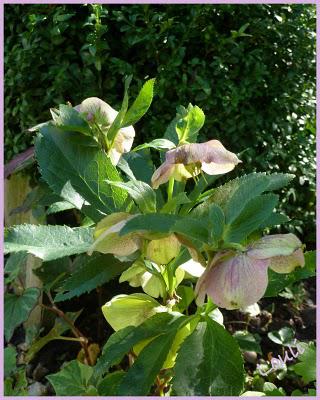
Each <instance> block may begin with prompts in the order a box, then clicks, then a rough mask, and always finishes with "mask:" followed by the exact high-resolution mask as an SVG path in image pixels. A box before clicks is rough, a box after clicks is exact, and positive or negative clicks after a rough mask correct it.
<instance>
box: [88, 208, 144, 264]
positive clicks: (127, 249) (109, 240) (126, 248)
mask: <svg viewBox="0 0 320 400" xmlns="http://www.w3.org/2000/svg"><path fill="white" fill-rule="evenodd" d="M134 217H135V216H134V215H130V214H128V213H114V214H111V215H108V216H107V217H105V218H103V219H102V220H101V221H100V222H99V223H98V224H97V226H96V229H95V232H94V237H95V238H96V240H95V241H94V243H93V244H92V246H91V247H90V249H89V251H88V254H89V255H91V254H92V253H93V252H94V251H99V252H100V253H103V254H109V253H110V254H114V255H116V256H128V255H130V254H132V253H134V252H135V251H136V250H138V249H139V248H140V246H141V239H140V237H139V236H138V235H137V234H136V233H130V234H128V235H124V236H121V237H120V236H119V234H118V233H119V232H120V230H121V229H122V228H123V227H124V225H125V224H126V222H127V221H129V220H130V219H132V218H134Z"/></svg>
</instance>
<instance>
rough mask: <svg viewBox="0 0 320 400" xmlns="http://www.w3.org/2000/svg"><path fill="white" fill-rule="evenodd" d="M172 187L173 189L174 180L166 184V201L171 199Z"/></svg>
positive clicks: (171, 179)
mask: <svg viewBox="0 0 320 400" xmlns="http://www.w3.org/2000/svg"><path fill="white" fill-rule="evenodd" d="M173 187H174V178H170V179H169V184H168V201H170V200H171V199H172V193H173Z"/></svg>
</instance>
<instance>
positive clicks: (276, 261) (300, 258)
mask: <svg viewBox="0 0 320 400" xmlns="http://www.w3.org/2000/svg"><path fill="white" fill-rule="evenodd" d="M304 264H305V260H304V254H303V251H302V249H298V250H296V251H295V252H294V253H292V254H290V255H289V256H278V257H272V258H271V259H270V264H269V267H270V268H271V269H272V270H273V271H275V272H278V274H288V273H290V272H292V271H293V270H294V269H295V268H296V267H304Z"/></svg>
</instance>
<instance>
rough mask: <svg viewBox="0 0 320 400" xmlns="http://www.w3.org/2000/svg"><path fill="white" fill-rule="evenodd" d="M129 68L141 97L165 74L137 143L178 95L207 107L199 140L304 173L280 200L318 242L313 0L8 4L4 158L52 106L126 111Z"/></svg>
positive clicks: (262, 167)
mask: <svg viewBox="0 0 320 400" xmlns="http://www.w3.org/2000/svg"><path fill="white" fill-rule="evenodd" d="M126 74H133V76H134V82H133V85H132V88H131V93H132V94H136V92H137V88H138V86H141V84H142V81H143V80H145V79H146V78H147V77H156V78H157V96H156V98H155V100H154V102H153V105H152V106H151V108H150V111H149V112H148V115H147V116H146V117H145V118H144V119H143V120H142V121H141V122H139V123H138V124H137V129H136V131H137V143H141V142H144V141H149V140H151V139H153V138H155V137H161V136H162V135H163V133H164V132H165V129H166V126H167V124H168V123H169V122H170V120H171V119H172V118H173V117H174V114H175V107H176V106H178V105H179V104H183V105H187V104H188V103H189V102H192V103H193V104H197V105H198V106H200V107H202V108H203V110H204V112H205V114H206V123H205V126H204V128H203V130H202V137H201V140H206V139H211V138H217V139H220V140H221V141H222V142H223V143H224V144H225V145H226V147H228V148H229V149H230V150H232V151H234V152H238V153H240V157H241V159H242V160H243V161H244V164H243V167H242V169H243V170H244V171H252V170H257V171H273V172H275V171H282V172H292V173H294V174H295V175H296V177H297V178H296V179H295V181H294V184H293V186H292V188H291V189H290V190H289V191H288V192H286V193H283V205H282V207H283V210H284V211H285V212H286V213H287V214H288V215H289V216H294V217H295V218H296V220H294V221H292V222H291V223H290V225H289V229H291V230H297V231H298V234H299V235H303V240H304V242H306V243H307V245H308V247H314V244H315V234H314V209H315V6H313V5H305V4H300V5H299V4H295V5H266V4H263V5H192V6H191V5H180V6H177V5H160V6H156V5H130V6H107V5H93V6H92V5H6V6H5V156H6V160H9V159H11V158H12V157H13V155H14V154H15V153H18V152H20V151H22V150H24V149H25V148H26V147H28V146H29V145H30V144H31V143H32V136H31V135H30V134H28V133H27V132H26V129H27V128H28V127H30V126H32V125H35V124H36V123H39V122H42V121H45V120H48V119H49V118H50V115H49V112H48V109H49V108H50V107H53V106H55V105H57V104H59V103H65V102H66V101H70V102H71V103H72V104H77V103H79V102H81V101H82V100H83V99H84V98H86V97H89V96H97V97H100V98H102V99H104V100H106V101H107V102H108V103H110V104H111V105H112V106H113V107H115V108H117V107H118V106H119V104H120V102H121V99H122V94H123V76H124V75H126ZM236 173H237V174H239V171H238V170H237V171H236Z"/></svg>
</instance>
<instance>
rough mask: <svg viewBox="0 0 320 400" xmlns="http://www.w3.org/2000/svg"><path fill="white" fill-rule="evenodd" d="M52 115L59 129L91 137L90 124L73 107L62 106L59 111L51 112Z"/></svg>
mask: <svg viewBox="0 0 320 400" xmlns="http://www.w3.org/2000/svg"><path fill="white" fill-rule="evenodd" d="M51 115H52V117H53V120H54V122H55V124H56V125H57V126H58V127H59V128H61V129H63V130H68V131H74V132H81V133H84V134H85V135H89V136H91V129H90V126H89V124H88V122H87V121H86V120H85V119H84V118H83V117H82V116H81V114H80V113H79V112H78V111H76V110H75V109H74V108H72V107H71V106H68V105H65V104H60V105H59V110H51Z"/></svg>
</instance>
